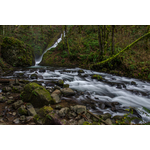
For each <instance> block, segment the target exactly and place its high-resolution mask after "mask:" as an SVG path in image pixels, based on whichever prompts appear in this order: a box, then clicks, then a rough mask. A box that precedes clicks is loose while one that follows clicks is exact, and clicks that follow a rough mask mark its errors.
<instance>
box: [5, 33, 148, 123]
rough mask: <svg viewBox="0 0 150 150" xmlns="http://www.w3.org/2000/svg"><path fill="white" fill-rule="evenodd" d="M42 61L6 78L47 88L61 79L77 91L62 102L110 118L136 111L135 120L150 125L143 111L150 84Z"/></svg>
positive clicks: (146, 114)
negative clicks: (70, 102)
mask: <svg viewBox="0 0 150 150" xmlns="http://www.w3.org/2000/svg"><path fill="white" fill-rule="evenodd" d="M61 36H62V35H61ZM60 41H61V37H60V38H59V39H58V41H57V42H56V43H55V44H54V45H53V46H52V47H50V48H49V49H47V50H50V49H51V48H53V47H56V46H57V44H58V43H59V42H60ZM47 50H46V51H47ZM44 53H45V52H44ZM44 53H43V54H44ZM42 57H43V55H42V56H41V57H40V58H39V59H38V60H35V61H36V65H35V66H31V67H28V68H18V70H16V71H14V72H13V74H12V75H8V76H5V77H3V78H11V79H13V78H22V79H26V80H29V81H36V82H39V83H40V84H41V85H43V86H45V87H46V88H52V87H53V86H55V84H54V83H53V82H52V81H54V80H55V81H57V80H59V79H62V80H64V84H69V88H71V89H73V90H75V91H76V95H75V96H71V97H62V99H68V100H70V101H76V102H77V103H79V104H82V105H85V106H86V107H87V109H89V110H90V111H91V112H93V113H95V114H105V113H109V114H111V117H114V116H123V115H124V114H125V113H127V111H126V109H128V108H130V107H133V108H134V110H135V112H134V114H135V116H137V117H140V118H142V120H143V123H145V122H150V113H148V112H147V111H145V109H143V108H144V107H146V108H148V109H150V83H149V82H147V81H141V80H139V79H134V78H127V77H120V76H116V75H112V74H107V73H103V72H96V71H92V70H86V69H82V70H83V71H84V73H79V72H78V71H79V70H80V69H81V68H65V67H48V66H39V65H38V64H39V63H40V62H41V60H42ZM32 74H36V75H37V78H36V79H33V78H32ZM94 74H99V75H101V76H102V77H103V80H102V81H98V80H97V79H92V75H94ZM138 123H142V122H141V121H138Z"/></svg>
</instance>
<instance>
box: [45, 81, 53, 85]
mask: <svg viewBox="0 0 150 150" xmlns="http://www.w3.org/2000/svg"><path fill="white" fill-rule="evenodd" d="M45 85H46V86H54V85H55V83H52V82H46V83H45Z"/></svg>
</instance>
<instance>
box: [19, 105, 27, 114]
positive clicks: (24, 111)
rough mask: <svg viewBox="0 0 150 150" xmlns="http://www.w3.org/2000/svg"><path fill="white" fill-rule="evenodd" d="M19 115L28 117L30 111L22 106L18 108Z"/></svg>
mask: <svg viewBox="0 0 150 150" xmlns="http://www.w3.org/2000/svg"><path fill="white" fill-rule="evenodd" d="M18 114H20V115H27V114H28V111H27V110H26V109H25V106H24V105H21V106H20V107H19V108H18Z"/></svg>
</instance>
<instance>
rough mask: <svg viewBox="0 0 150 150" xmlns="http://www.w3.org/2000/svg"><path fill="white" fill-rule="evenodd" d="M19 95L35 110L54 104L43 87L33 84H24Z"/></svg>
mask: <svg viewBox="0 0 150 150" xmlns="http://www.w3.org/2000/svg"><path fill="white" fill-rule="evenodd" d="M21 95H22V98H23V101H25V102H30V103H31V104H32V105H33V106H34V107H36V108H40V107H43V106H45V105H49V104H55V103H56V102H55V100H54V99H53V98H52V97H51V95H50V93H49V92H48V91H47V90H46V89H45V88H44V87H42V86H40V85H38V84H37V83H34V82H32V83H29V84H26V85H25V87H24V91H23V93H22V94H21Z"/></svg>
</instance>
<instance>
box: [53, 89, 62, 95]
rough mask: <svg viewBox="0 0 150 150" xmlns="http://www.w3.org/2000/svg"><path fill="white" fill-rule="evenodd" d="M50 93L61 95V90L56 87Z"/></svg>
mask: <svg viewBox="0 0 150 150" xmlns="http://www.w3.org/2000/svg"><path fill="white" fill-rule="evenodd" d="M52 94H57V95H58V96H61V91H60V90H58V89H56V90H55V91H54V92H53V93H52Z"/></svg>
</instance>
